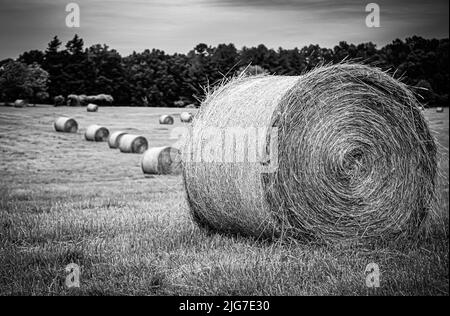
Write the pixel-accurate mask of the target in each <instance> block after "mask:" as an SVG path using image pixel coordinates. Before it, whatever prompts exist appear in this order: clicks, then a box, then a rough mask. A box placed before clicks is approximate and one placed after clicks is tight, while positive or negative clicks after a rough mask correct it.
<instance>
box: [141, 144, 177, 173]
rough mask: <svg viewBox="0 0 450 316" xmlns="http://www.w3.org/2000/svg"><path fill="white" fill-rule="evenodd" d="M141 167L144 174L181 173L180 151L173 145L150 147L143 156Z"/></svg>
mask: <svg viewBox="0 0 450 316" xmlns="http://www.w3.org/2000/svg"><path fill="white" fill-rule="evenodd" d="M141 167H142V172H144V174H151V175H167V174H173V175H178V174H180V173H181V155H180V151H179V150H178V149H176V148H173V147H155V148H150V149H149V150H147V151H146V152H145V153H144V155H143V157H142V161H141Z"/></svg>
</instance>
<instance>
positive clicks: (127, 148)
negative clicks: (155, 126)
mask: <svg viewBox="0 0 450 316" xmlns="http://www.w3.org/2000/svg"><path fill="white" fill-rule="evenodd" d="M147 148H148V142H147V139H146V138H145V137H143V136H139V135H132V134H125V135H123V136H122V137H121V138H120V139H119V149H120V151H121V152H123V153H135V154H142V153H143V152H145V151H146V150H147Z"/></svg>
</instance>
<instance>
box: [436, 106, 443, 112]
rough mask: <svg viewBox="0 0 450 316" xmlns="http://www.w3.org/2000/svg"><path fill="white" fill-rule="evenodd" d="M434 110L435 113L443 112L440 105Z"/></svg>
mask: <svg viewBox="0 0 450 316" xmlns="http://www.w3.org/2000/svg"><path fill="white" fill-rule="evenodd" d="M436 112H437V113H443V112H444V108H441V107H439V108H436Z"/></svg>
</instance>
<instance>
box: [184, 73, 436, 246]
mask: <svg viewBox="0 0 450 316" xmlns="http://www.w3.org/2000/svg"><path fill="white" fill-rule="evenodd" d="M238 128H241V129H243V130H244V132H245V131H249V132H248V135H247V136H246V137H244V138H243V140H240V139H238V138H235V141H230V142H228V145H226V144H227V143H226V142H224V139H227V137H228V136H229V135H233V133H236V129H238ZM253 130H256V131H257V133H256V134H255V135H256V136H252V135H253V134H251V132H252V131H253ZM224 135H225V136H224ZM245 139H246V140H247V141H245ZM254 143H256V144H257V150H255V151H256V152H257V158H258V159H255V160H252V159H250V157H251V155H250V154H249V153H250V149H252V148H253V146H254ZM230 144H231V145H230ZM242 149H243V152H244V153H245V154H244V155H243V154H242V151H241V150H242ZM252 150H253V149H252ZM182 151H183V176H184V182H185V190H186V193H187V199H188V203H189V206H190V211H191V214H192V216H193V219H194V220H195V221H196V222H197V223H198V224H199V225H200V226H203V227H206V228H208V229H213V230H216V231H221V232H227V233H233V234H234V233H237V234H242V235H250V236H255V237H264V238H277V237H292V238H298V239H302V240H315V241H325V242H329V241H360V240H362V239H370V238H391V237H394V236H395V237H398V236H410V234H416V233H417V232H418V230H419V228H420V227H423V226H422V225H423V223H424V221H425V219H426V216H427V214H429V213H430V210H431V209H432V208H433V206H434V201H435V181H436V176H437V147H436V143H435V141H434V139H433V137H432V136H431V134H430V131H429V128H428V125H427V123H426V121H425V119H424V117H423V115H422V113H421V111H420V110H419V106H418V101H417V99H416V98H415V96H414V95H413V93H412V92H410V90H409V89H408V88H407V86H406V85H404V84H402V83H400V82H399V81H397V80H395V79H394V78H392V77H391V76H389V75H387V74H386V73H384V72H382V71H380V70H378V69H376V68H370V67H367V66H363V65H356V64H340V65H335V66H326V67H319V68H317V69H315V70H313V71H311V72H309V73H307V74H305V75H303V76H300V77H285V76H256V77H247V78H245V77H244V78H238V79H235V80H233V81H231V82H230V83H228V84H226V85H224V86H221V87H219V88H218V89H216V90H215V91H214V92H213V93H212V94H211V95H209V96H208V97H207V99H206V100H205V101H204V102H203V104H202V106H201V108H200V112H199V113H198V114H197V115H196V119H195V120H194V122H193V124H192V132H191V133H190V135H188V141H187V142H186V144H185V146H184V147H183V149H182ZM252 153H253V151H252ZM241 156H244V158H245V157H247V158H245V159H242V160H239V159H236V157H238V158H239V157H241Z"/></svg>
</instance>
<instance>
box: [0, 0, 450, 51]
mask: <svg viewBox="0 0 450 316" xmlns="http://www.w3.org/2000/svg"><path fill="white" fill-rule="evenodd" d="M70 2H72V1H61V0H59V1H58V0H54V1H51V0H0V59H3V58H6V57H17V56H18V55H19V54H20V53H22V52H24V51H26V50H30V49H45V47H46V45H47V43H48V42H49V41H50V39H51V38H52V37H53V36H54V35H58V36H59V37H60V38H61V39H62V40H63V41H64V42H65V41H67V40H68V39H69V38H71V37H72V36H73V35H74V34H75V33H78V34H79V35H80V36H81V37H82V38H83V39H84V41H85V43H86V44H87V45H92V44H96V43H101V44H103V43H105V44H107V45H109V46H110V47H112V48H115V49H117V50H118V51H119V52H120V53H121V54H123V55H127V54H129V53H131V52H133V51H138V52H139V51H142V50H144V49H146V48H150V49H151V48H159V49H162V50H165V51H166V52H169V53H173V52H181V53H187V52H188V51H189V50H190V49H192V48H193V47H194V46H195V45H196V44H198V43H202V42H203V43H207V44H209V45H216V44H218V43H234V44H235V45H236V46H237V47H238V48H241V47H242V46H256V45H258V44H261V43H262V44H265V45H266V46H268V47H270V48H278V47H280V46H281V47H284V48H293V47H302V46H304V45H308V44H319V45H321V46H325V47H330V48H331V47H333V46H334V45H335V44H337V43H338V42H339V41H342V40H345V41H348V42H352V43H361V42H368V41H372V42H375V43H376V44H378V45H384V44H386V43H389V42H391V41H392V40H394V39H395V38H402V39H403V38H405V37H407V36H411V35H414V34H416V35H421V36H424V37H427V38H431V37H436V38H444V37H448V32H449V23H448V20H449V18H448V17H449V8H448V2H449V0H433V1H426V0H398V1H397V0H396V1H394V0H391V1H389V0H383V1H375V2H376V3H377V4H378V5H379V6H380V9H381V12H380V18H381V27H380V28H367V27H366V25H365V18H366V15H367V14H368V13H366V12H365V6H366V4H368V3H370V2H372V1H354V0H343V1H336V0H335V1H333V0H147V1H145V0H79V1H73V2H76V3H77V4H79V6H80V9H81V27H80V28H72V29H71V28H67V27H66V26H65V19H66V15H67V14H68V13H66V12H65V8H66V5H67V4H68V3H70Z"/></svg>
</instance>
